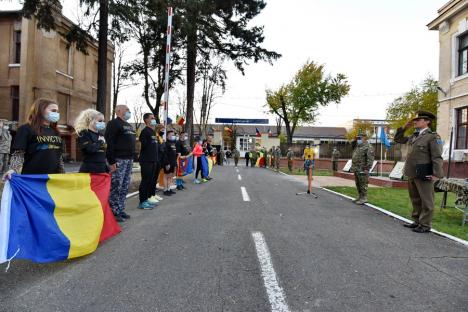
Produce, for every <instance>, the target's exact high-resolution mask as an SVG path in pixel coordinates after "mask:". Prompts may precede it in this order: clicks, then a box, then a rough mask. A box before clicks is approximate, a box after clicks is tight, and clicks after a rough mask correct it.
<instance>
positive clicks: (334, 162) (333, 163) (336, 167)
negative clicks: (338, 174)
mask: <svg viewBox="0 0 468 312" xmlns="http://www.w3.org/2000/svg"><path fill="white" fill-rule="evenodd" d="M332 165H333V171H338V161H336V160H333V161H332Z"/></svg>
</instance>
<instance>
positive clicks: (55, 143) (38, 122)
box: [3, 99, 65, 180]
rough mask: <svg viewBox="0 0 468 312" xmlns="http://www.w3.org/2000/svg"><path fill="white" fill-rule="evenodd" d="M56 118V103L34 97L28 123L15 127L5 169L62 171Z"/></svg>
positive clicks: (61, 153)
mask: <svg viewBox="0 0 468 312" xmlns="http://www.w3.org/2000/svg"><path fill="white" fill-rule="evenodd" d="M59 120H60V114H59V108H58V105H57V104H56V103H55V102H54V101H52V100H48V99H37V100H36V101H35V102H34V103H33V105H32V106H31V110H30V112H29V117H28V122H27V123H26V124H24V125H22V126H20V127H19V128H18V131H17V133H16V137H15V140H14V142H13V146H12V150H13V154H12V155H11V159H10V167H9V170H8V171H7V172H6V173H5V174H4V176H3V179H4V180H7V179H10V178H11V175H12V174H13V173H21V174H52V173H64V172H65V170H64V164H63V142H62V138H61V137H60V135H59V132H58V130H57V122H58V121H59Z"/></svg>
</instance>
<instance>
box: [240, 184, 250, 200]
mask: <svg viewBox="0 0 468 312" xmlns="http://www.w3.org/2000/svg"><path fill="white" fill-rule="evenodd" d="M241 191H242V198H243V199H244V201H250V197H249V194H247V190H246V189H245V187H244V186H241Z"/></svg>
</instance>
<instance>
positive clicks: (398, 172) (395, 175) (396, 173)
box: [388, 161, 405, 180]
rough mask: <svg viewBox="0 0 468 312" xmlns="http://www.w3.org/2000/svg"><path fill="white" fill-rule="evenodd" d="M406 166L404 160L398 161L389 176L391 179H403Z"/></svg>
mask: <svg viewBox="0 0 468 312" xmlns="http://www.w3.org/2000/svg"><path fill="white" fill-rule="evenodd" d="M404 167H405V162H404V161H399V162H397V163H396V165H395V167H393V169H392V172H390V175H389V176H388V177H389V178H390V179H394V180H403V168H404Z"/></svg>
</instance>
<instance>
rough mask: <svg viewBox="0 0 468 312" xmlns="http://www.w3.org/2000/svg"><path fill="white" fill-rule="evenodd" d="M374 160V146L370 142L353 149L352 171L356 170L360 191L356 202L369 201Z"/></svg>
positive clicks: (357, 185)
mask: <svg viewBox="0 0 468 312" xmlns="http://www.w3.org/2000/svg"><path fill="white" fill-rule="evenodd" d="M373 162H374V148H373V147H372V145H370V144H369V143H368V142H363V143H361V144H358V145H357V146H356V148H355V149H354V151H353V157H352V166H351V171H352V172H354V180H355V181H356V188H357V190H358V193H359V198H358V200H357V201H356V203H360V204H363V203H365V202H367V187H368V185H369V173H365V171H370V169H371V168H372V164H373Z"/></svg>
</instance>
